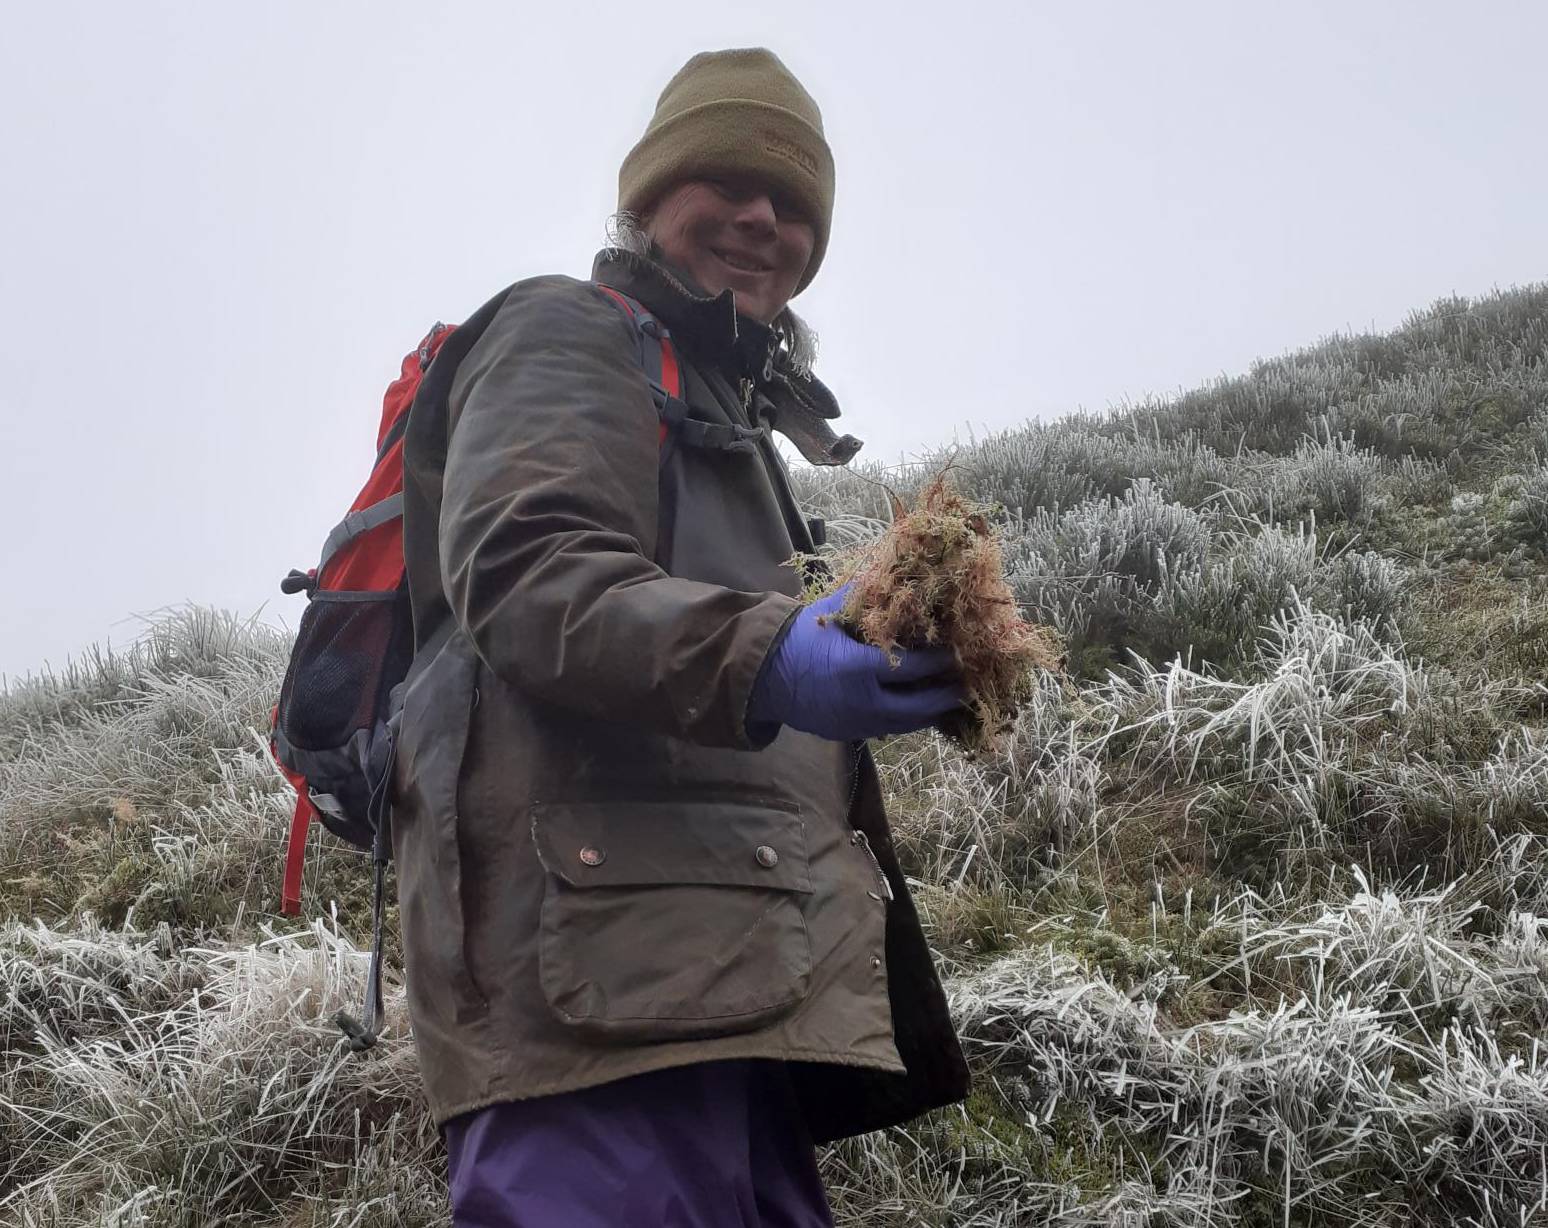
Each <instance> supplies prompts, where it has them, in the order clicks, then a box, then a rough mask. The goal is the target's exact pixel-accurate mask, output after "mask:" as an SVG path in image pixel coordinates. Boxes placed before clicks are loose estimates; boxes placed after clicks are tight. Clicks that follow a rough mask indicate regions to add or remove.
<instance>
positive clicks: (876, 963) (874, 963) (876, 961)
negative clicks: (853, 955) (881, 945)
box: [871, 955, 881, 971]
mask: <svg viewBox="0 0 1548 1228" xmlns="http://www.w3.org/2000/svg"><path fill="white" fill-rule="evenodd" d="M880 967H881V956H880V955H873V956H871V968H872V970H873V971H874V970H875V969H877V968H880Z"/></svg>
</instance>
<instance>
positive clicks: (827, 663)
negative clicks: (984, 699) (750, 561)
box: [747, 584, 966, 742]
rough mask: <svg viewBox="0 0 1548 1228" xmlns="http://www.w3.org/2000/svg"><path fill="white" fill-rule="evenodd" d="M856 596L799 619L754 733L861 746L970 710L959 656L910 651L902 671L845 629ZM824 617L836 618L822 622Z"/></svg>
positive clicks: (829, 601) (758, 691) (767, 679)
mask: <svg viewBox="0 0 1548 1228" xmlns="http://www.w3.org/2000/svg"><path fill="white" fill-rule="evenodd" d="M848 594H849V585H848V584H846V585H844V586H843V587H842V588H840V589H839V590H838V591H837V592H835V593H830V594H829V595H828V596H827V597H824V598H823V599H822V600H821V601H816V602H813V603H812V604H811V605H809V606H807V607H806V608H805V609H804V610H802V611H801V612H800V613H799V614H797V615H796V617H795V621H794V622H793V623H792V625H791V627H790V630H789V631H788V632H787V633H786V634H785V638H784V639H783V640H781V641H780V643H779V646H778V647H777V648H775V649H774V650H773V653H772V654H771V655H770V657H769V659H768V660H766V661H765V662H764V665H763V670H762V672H761V674H760V675H759V678H758V681H757V682H756V683H755V684H754V687H753V694H752V698H751V700H750V701H749V702H748V705H747V722H748V726H749V728H750V729H751V728H753V727H754V726H757V725H766V724H767V723H770V722H773V723H777V724H782V725H789V726H790V727H791V728H792V729H799V730H801V731H803V732H805V733H814V734H816V735H817V736H818V737H821V738H829V739H831V740H833V741H835V742H849V741H858V740H860V739H863V738H875V737H881V736H883V735H885V734H890V733H908V732H909V731H911V730H914V729H923V728H924V727H925V726H926V725H929V724H930V723H932V722H933V721H935V720H936V719H937V718H938V717H940V716H941V715H943V714H944V713H947V712H950V711H951V710H952V709H953V708H956V707H958V706H959V705H960V704H961V703H962V702H963V700H964V698H965V697H966V692H965V691H964V690H963V688H962V684H961V682H960V681H959V679H958V676H957V671H956V658H955V657H954V656H953V654H952V651H951V649H949V648H915V649H908V650H904V651H902V652H900V654H899V655H900V657H901V660H900V661H899V663H898V665H897V667H896V668H894V667H893V666H892V664H891V662H889V661H888V659H887V654H886V653H885V652H883V651H882V650H881V649H879V648H873V647H872V646H871V645H869V644H863V643H861V642H860V641H859V640H857V639H855V638H854V637H853V636H852V635H850V634H849V633H848V632H847V631H845V630H844V629H843V628H842V627H840V626H839V625H838V622H837V621H836V616H837V614H838V612H839V610H840V609H841V608H842V607H843V604H844V599H845V598H846V597H847V596H848ZM824 615H828V616H832V617H831V618H830V620H829V621H828V622H826V623H823V622H820V621H819V619H820V618H821V617H823V616H824Z"/></svg>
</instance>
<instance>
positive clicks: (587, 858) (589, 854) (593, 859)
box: [580, 844, 607, 866]
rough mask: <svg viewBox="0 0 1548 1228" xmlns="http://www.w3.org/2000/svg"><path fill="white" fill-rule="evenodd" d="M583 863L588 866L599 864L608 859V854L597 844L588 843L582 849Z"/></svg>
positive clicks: (581, 857)
mask: <svg viewBox="0 0 1548 1228" xmlns="http://www.w3.org/2000/svg"><path fill="white" fill-rule="evenodd" d="M580 859H581V864H582V865H586V866H599V865H601V864H602V863H603V862H604V861H606V860H607V854H606V853H604V852H603V851H602V850H601V849H599V848H597V847H596V846H595V845H592V844H588V845H587V846H586V847H585V848H583V849H581V851H580Z"/></svg>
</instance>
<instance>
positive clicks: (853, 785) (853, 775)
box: [846, 742, 895, 902]
mask: <svg viewBox="0 0 1548 1228" xmlns="http://www.w3.org/2000/svg"><path fill="white" fill-rule="evenodd" d="M864 754H865V743H864V742H856V743H855V755H854V759H853V761H852V762H851V764H850V785H849V806H848V810H847V812H846V813H847V814H848V816H849V826H850V832H849V842H850V843H851V844H858V845H859V846H860V847H861V848H862V849H864V850H865V855H866V856H867V857H869V858H870V859H871V868H872V869H874V870H875V871H876V881H877V882H878V883H879V884H880V885H881V894H880V895H877V894H876V892H874V891H872V892H868V894H869V895H870V896H871V897H872V898H873V899H877V900H884V901H888V902H891V901H892V900H893V899H894V898H895V897H894V896H893V894H892V884H891V883H890V882H888V881H887V872H886V871H885V870H883V869H882V864H881V859H880V858H878V857H877V856H876V850H875V849H873V848H872V847H871V841H870V839H869V837H867V836H866V834H865V833H864V832H863V831H861V830H860V829H859V828H858V827H856V826H855V825H854V819H855V798H856V797H858V796H859V795H860V759H861V757H862V756H863V755H864Z"/></svg>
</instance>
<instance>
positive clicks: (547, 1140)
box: [446, 1061, 833, 1228]
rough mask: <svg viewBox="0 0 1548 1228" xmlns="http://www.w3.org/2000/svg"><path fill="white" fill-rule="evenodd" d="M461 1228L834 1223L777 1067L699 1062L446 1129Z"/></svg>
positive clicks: (748, 1227) (801, 1227) (757, 1227)
mask: <svg viewBox="0 0 1548 1228" xmlns="http://www.w3.org/2000/svg"><path fill="white" fill-rule="evenodd" d="M446 1145H447V1149H448V1151H449V1152H450V1159H451V1201H452V1223H453V1224H454V1225H455V1226H456V1228H831V1225H832V1223H833V1219H832V1217H831V1216H830V1215H829V1213H828V1200H827V1197H826V1196H825V1195H824V1194H823V1190H822V1181H821V1180H820V1179H819V1177H818V1175H817V1157H816V1153H815V1151H814V1149H813V1147H812V1141H811V1137H810V1135H808V1133H807V1131H806V1125H805V1122H804V1121H803V1120H802V1117H801V1114H800V1111H799V1109H798V1108H797V1106H796V1102H795V1096H794V1093H793V1092H792V1091H791V1088H790V1080H789V1076H788V1075H787V1074H786V1071H785V1067H784V1064H783V1063H781V1062H775V1061H731V1062H701V1063H698V1064H696V1065H692V1066H679V1067H675V1068H673V1069H671V1070H658V1071H654V1072H652V1073H650V1074H643V1075H636V1076H634V1077H633V1078H629V1079H620V1080H618V1081H617V1082H614V1083H606V1084H603V1085H602V1086H601V1087H590V1088H586V1089H584V1090H582V1091H577V1092H566V1093H564V1094H562V1095H558V1096H540V1097H537V1098H535V1099H532V1100H518V1101H514V1102H512V1103H509V1104H496V1105H491V1106H490V1107H489V1108H487V1109H480V1110H478V1111H477V1112H474V1113H467V1114H465V1115H463V1116H462V1117H457V1118H453V1119H452V1120H451V1121H449V1122H448V1123H447V1124H446Z"/></svg>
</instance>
